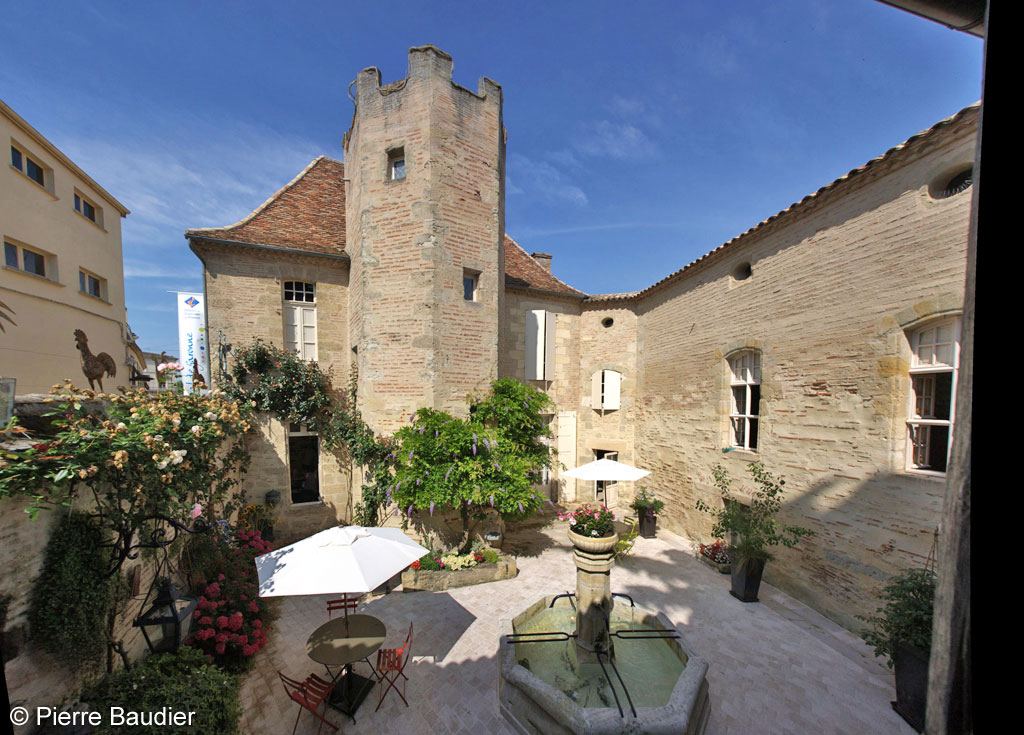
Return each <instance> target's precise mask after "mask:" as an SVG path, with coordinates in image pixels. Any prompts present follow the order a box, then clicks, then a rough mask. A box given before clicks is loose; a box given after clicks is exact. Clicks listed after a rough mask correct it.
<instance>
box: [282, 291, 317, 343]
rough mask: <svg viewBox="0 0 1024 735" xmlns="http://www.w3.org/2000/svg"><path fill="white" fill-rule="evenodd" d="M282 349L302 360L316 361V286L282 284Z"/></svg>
mask: <svg viewBox="0 0 1024 735" xmlns="http://www.w3.org/2000/svg"><path fill="white" fill-rule="evenodd" d="M282 311H283V313H284V347H285V349H286V350H291V351H292V352H295V353H297V354H298V355H299V356H300V357H301V358H302V359H303V360H315V359H316V286H315V285H314V284H312V283H305V282H304V281H285V282H284V308H283V309H282Z"/></svg>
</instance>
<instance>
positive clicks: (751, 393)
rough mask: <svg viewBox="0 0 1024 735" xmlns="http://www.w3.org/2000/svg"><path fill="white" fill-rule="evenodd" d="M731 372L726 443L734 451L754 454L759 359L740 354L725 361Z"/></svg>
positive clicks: (753, 353)
mask: <svg viewBox="0 0 1024 735" xmlns="http://www.w3.org/2000/svg"><path fill="white" fill-rule="evenodd" d="M729 368H730V370H731V372H732V379H731V385H730V388H731V391H732V396H731V400H732V405H731V409H730V411H729V434H730V436H729V442H730V445H731V446H733V447H735V448H737V449H749V450H750V451H752V452H753V451H757V434H758V432H757V429H758V419H759V418H760V413H761V355H760V353H758V352H741V353H739V354H738V355H734V356H733V357H731V358H729Z"/></svg>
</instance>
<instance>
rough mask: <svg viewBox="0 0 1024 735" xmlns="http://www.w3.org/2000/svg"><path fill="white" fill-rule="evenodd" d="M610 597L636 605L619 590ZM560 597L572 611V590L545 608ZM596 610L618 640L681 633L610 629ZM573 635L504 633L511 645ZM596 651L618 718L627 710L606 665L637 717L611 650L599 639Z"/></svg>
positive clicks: (560, 640)
mask: <svg viewBox="0 0 1024 735" xmlns="http://www.w3.org/2000/svg"><path fill="white" fill-rule="evenodd" d="M611 597H612V598H615V597H621V598H624V599H626V600H629V604H630V607H634V608H635V607H636V603H635V602H634V601H633V598H632V597H630V596H629V595H626V594H622V593H618V592H612V593H611ZM561 598H567V599H568V600H569V602H570V604H571V605H572V606H573V609H574V610H575V609H576V603H575V598H576V595H575V594H574V593H572V592H565V593H563V594H560V595H555V596H554V597H553V598H551V603H550V604H549V605H548V609H551V608H553V607H554V606H555V602H556V601H557V600H559V599H561ZM598 609H599V610H601V611H602V612H603V613H604V621H605V635H606V636H607V638H609V639H611V638H616V639H618V640H620V641H635V640H652V639H658V640H679V639H680V635H679V633H678V632H677V631H675V630H663V629H661V628H629V629H626V630H617V631H612V629H611V618H610V616H609V615H608V613H607V612H606V611H604V610H603V608H598ZM576 637H577V633H576V632H573V633H566V632H564V631H560V630H553V631H540V632H532V633H511V634H509V635H506V636H505V641H506V642H507V643H509V644H512V645H515V644H519V643H531V644H540V643H563V644H564V643H566V642H568V641H570V640H575V639H576ZM595 654H596V657H597V663H598V664H600V666H601V672H602V674H603V675H604V678H605V680H606V681H607V683H608V689H609V690H610V691H611V693H612V696H613V697H614V698H615V706H616V708H617V709H618V711H619V717H621V718H623V719H625V717H626V713H625V711H624V710H623V709H622V702H621V700H620V699H619V695H618V692H617V691H616V690H615V684H614V682H613V681H612V677H611V674H609V673H608V669H609V668H610V669H611V672H612V673H613V674H615V679H616V680H617V681H618V682H619V686H620V687H621V688H622V692H623V694H624V695H625V697H626V703H627V704H628V705H629V710H630V713H631V714H632V716H633V717H634V718H635V717H636V716H637V711H636V706H635V705H634V704H633V697H632V696H631V695H630V693H629V687H627V686H626V682H625V681H624V680H623V678H622V674H621V672H620V671H619V669H618V667H616V665H615V657H614V656H613V655H612V652H611V651H610V650H607V649H605V648H604V647H603V646H602V644H601V643H600V642H598V644H597V649H596V650H595Z"/></svg>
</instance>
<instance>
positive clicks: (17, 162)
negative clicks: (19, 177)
mask: <svg viewBox="0 0 1024 735" xmlns="http://www.w3.org/2000/svg"><path fill="white" fill-rule="evenodd" d="M11 165H12V166H14V168H16V169H18V170H19V171H22V170H24V164H23V163H22V161H21V151H19V150H18V149H17V148H15V147H14V146H13V145H12V146H11Z"/></svg>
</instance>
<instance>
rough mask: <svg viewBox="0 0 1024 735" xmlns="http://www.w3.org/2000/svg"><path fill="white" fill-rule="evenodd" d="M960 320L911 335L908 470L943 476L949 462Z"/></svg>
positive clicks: (948, 320)
mask: <svg viewBox="0 0 1024 735" xmlns="http://www.w3.org/2000/svg"><path fill="white" fill-rule="evenodd" d="M959 339H960V320H959V319H947V320H944V321H941V322H932V323H931V324H929V325H928V326H926V327H923V328H921V329H918V330H917V331H915V332H913V333H912V334H911V335H910V349H911V352H912V353H913V356H912V357H911V361H910V383H911V386H910V387H911V390H910V410H909V412H908V414H907V415H908V418H907V469H908V470H913V471H918V472H925V473H936V474H941V473H944V472H945V471H946V464H947V462H948V460H949V447H950V437H951V436H952V433H953V420H954V400H953V399H954V396H955V395H956V373H957V368H958V367H959V364H960V344H959Z"/></svg>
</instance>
